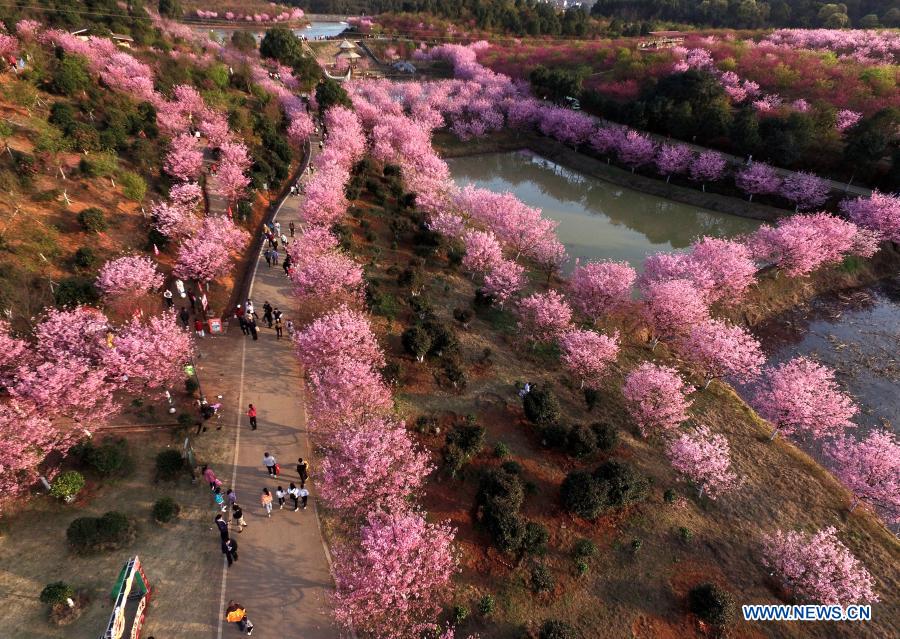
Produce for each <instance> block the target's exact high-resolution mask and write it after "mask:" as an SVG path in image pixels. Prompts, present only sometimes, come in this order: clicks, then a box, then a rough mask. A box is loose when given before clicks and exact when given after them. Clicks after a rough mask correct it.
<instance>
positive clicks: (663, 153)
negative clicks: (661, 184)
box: [654, 144, 694, 183]
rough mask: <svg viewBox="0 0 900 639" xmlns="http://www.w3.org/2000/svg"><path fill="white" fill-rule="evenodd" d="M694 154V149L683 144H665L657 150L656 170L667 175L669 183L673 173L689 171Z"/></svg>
mask: <svg viewBox="0 0 900 639" xmlns="http://www.w3.org/2000/svg"><path fill="white" fill-rule="evenodd" d="M693 156H694V153H693V151H691V149H690V148H689V147H687V146H685V145H683V144H663V145H661V146H660V147H659V150H658V151H657V152H656V159H655V160H654V162H655V164H656V170H657V171H659V173H660V175H665V176H666V183H668V182H669V180H671V179H672V176H673V175H678V174H679V173H684V172H685V171H687V169H688V166H690V164H691V159H692V158H693Z"/></svg>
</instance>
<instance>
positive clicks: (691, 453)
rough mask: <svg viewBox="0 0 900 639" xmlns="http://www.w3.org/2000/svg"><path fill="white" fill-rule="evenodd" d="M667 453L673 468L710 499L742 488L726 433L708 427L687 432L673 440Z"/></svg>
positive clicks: (701, 494)
mask: <svg viewBox="0 0 900 639" xmlns="http://www.w3.org/2000/svg"><path fill="white" fill-rule="evenodd" d="M666 456H667V457H668V458H669V461H670V462H671V463H672V467H673V468H674V469H675V470H677V471H678V472H679V473H681V474H682V475H684V476H685V477H686V478H687V479H689V480H690V481H691V482H692V483H693V484H694V485H696V486H697V488H699V489H700V494H699V496H700V497H702V496H703V493H704V492H705V493H706V494H707V496H708V497H709V498H710V499H716V498H717V497H720V496H721V495H723V494H724V493H727V492H730V491H732V490H734V489H735V488H737V487H738V485H739V484H740V481H739V479H738V476H737V475H736V474H735V473H734V471H733V470H732V468H731V449H730V448H729V446H728V440H727V439H725V437H724V436H722V435H715V434H713V433H712V432H710V430H709V428H708V427H707V426H698V427H697V428H696V429H695V430H694V431H691V432H688V433H683V434H681V435H679V436H678V437H677V438H676V439H673V440H672V441H671V442H669V445H668V446H667V447H666Z"/></svg>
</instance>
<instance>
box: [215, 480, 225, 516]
mask: <svg viewBox="0 0 900 639" xmlns="http://www.w3.org/2000/svg"><path fill="white" fill-rule="evenodd" d="M213 502H214V503H215V505H216V508H218V509H219V510H220V511H222V512H223V513H224V512H225V511H226V510H227V509H228V507H227V506H225V495H223V494H222V489H221V488H220V487H218V486H216V487H215V488H214V489H213Z"/></svg>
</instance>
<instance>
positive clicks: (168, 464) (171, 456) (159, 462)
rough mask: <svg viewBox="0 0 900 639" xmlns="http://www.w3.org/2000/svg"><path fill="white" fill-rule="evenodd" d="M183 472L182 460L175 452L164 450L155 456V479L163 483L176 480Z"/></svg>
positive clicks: (179, 454) (178, 453) (177, 452)
mask: <svg viewBox="0 0 900 639" xmlns="http://www.w3.org/2000/svg"><path fill="white" fill-rule="evenodd" d="M182 472H184V459H183V458H182V457H181V453H180V452H179V451H177V450H164V451H161V452H160V453H159V454H158V455H157V456H156V478H157V479H161V480H164V481H171V480H174V479H178V477H179V476H180V475H181V473H182Z"/></svg>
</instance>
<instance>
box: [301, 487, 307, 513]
mask: <svg viewBox="0 0 900 639" xmlns="http://www.w3.org/2000/svg"><path fill="white" fill-rule="evenodd" d="M307 499H309V491H308V490H307V489H306V488H301V489H300V505H301V506H302V507H303V510H306V500H307Z"/></svg>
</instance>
